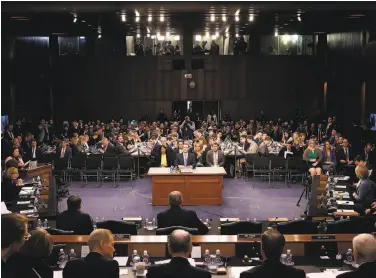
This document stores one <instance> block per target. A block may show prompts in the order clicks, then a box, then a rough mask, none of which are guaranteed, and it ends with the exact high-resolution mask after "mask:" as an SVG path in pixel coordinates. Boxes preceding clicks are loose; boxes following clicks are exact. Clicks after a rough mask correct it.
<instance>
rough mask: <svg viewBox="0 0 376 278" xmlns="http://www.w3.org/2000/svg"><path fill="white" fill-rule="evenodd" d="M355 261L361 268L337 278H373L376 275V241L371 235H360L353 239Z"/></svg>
mask: <svg viewBox="0 0 376 278" xmlns="http://www.w3.org/2000/svg"><path fill="white" fill-rule="evenodd" d="M353 249H354V259H355V262H356V263H357V264H359V267H358V268H357V269H356V270H354V271H351V272H346V273H342V274H340V275H338V276H337V278H358V277H361V278H368V277H369V278H371V277H375V274H376V239H375V237H374V236H373V235H370V234H360V235H357V236H356V237H354V239H353Z"/></svg>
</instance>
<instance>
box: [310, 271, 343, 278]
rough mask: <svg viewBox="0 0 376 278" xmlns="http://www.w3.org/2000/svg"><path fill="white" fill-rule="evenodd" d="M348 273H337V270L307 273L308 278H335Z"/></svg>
mask: <svg viewBox="0 0 376 278" xmlns="http://www.w3.org/2000/svg"><path fill="white" fill-rule="evenodd" d="M345 272H348V271H339V270H337V269H327V270H325V271H324V272H318V273H307V274H306V275H307V277H308V278H336V277H337V275H339V274H341V273H345Z"/></svg>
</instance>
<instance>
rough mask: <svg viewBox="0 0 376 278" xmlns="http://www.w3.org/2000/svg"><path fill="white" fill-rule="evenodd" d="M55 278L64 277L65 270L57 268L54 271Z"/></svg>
mask: <svg viewBox="0 0 376 278" xmlns="http://www.w3.org/2000/svg"><path fill="white" fill-rule="evenodd" d="M54 278H63V271H62V270H55V271H54Z"/></svg>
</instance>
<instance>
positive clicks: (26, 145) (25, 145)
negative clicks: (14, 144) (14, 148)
mask: <svg viewBox="0 0 376 278" xmlns="http://www.w3.org/2000/svg"><path fill="white" fill-rule="evenodd" d="M32 140H33V136H32V135H31V133H30V132H28V133H26V135H25V137H24V139H23V140H22V142H21V147H22V149H23V151H24V152H25V153H29V152H30V150H31V141H32Z"/></svg>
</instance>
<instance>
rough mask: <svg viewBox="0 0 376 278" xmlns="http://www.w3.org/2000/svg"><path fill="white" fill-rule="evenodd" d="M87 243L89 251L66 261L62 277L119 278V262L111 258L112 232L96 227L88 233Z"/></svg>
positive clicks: (112, 246)
mask: <svg viewBox="0 0 376 278" xmlns="http://www.w3.org/2000/svg"><path fill="white" fill-rule="evenodd" d="M87 243H88V245H89V249H90V253H89V254H88V255H87V256H86V257H85V258H81V259H77V260H71V261H68V263H67V264H66V266H65V267H64V270H63V277H64V278H81V277H106V278H119V263H118V262H117V261H115V260H113V259H112V258H113V256H114V252H115V248H114V238H113V235H112V233H111V232H110V231H109V230H106V229H97V230H95V231H93V232H92V233H91V234H90V236H89V239H88V242H87Z"/></svg>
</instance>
